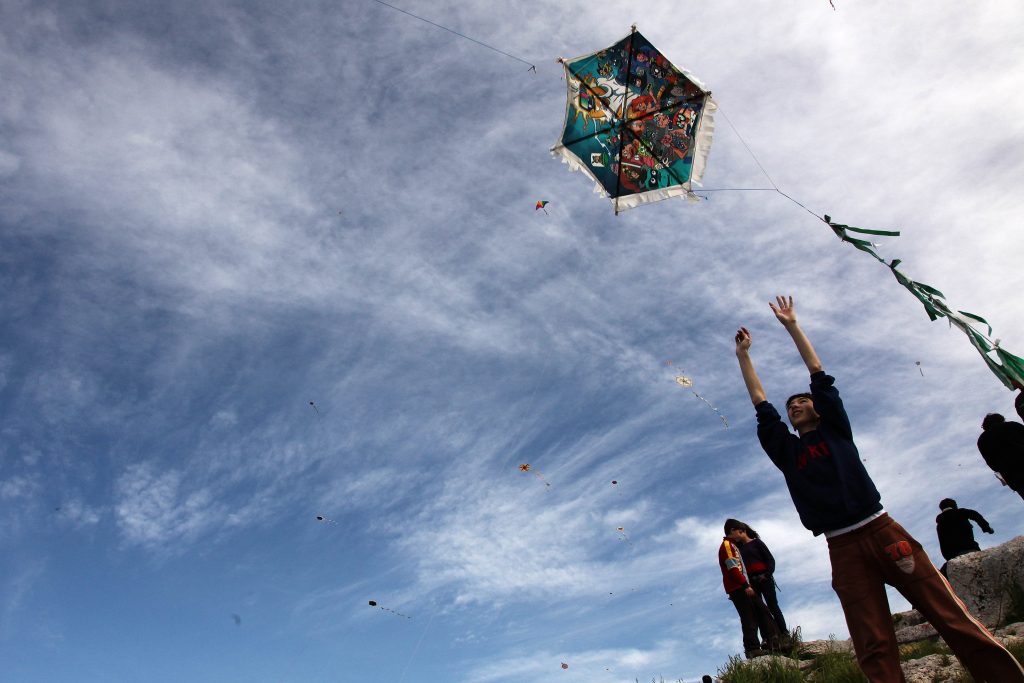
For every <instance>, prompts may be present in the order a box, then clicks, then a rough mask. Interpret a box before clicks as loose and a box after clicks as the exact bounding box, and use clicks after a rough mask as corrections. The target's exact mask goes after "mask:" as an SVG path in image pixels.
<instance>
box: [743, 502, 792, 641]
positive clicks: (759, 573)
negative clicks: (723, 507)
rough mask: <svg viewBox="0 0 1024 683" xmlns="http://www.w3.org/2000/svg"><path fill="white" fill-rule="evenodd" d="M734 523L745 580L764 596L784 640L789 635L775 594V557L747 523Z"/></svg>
mask: <svg viewBox="0 0 1024 683" xmlns="http://www.w3.org/2000/svg"><path fill="white" fill-rule="evenodd" d="M736 524H737V527H736V536H737V542H738V543H739V546H740V555H742V556H743V564H745V565H746V566H747V580H748V581H750V585H751V586H752V587H753V589H754V590H755V591H757V594H758V595H760V596H761V597H762V598H764V603H765V604H766V605H767V606H768V611H769V612H770V613H771V615H772V619H774V620H775V625H776V626H777V627H778V628H779V635H780V637H781V638H782V639H783V640H786V639H787V637H788V636H789V628H787V627H786V618H785V617H784V616H782V610H781V609H780V608H779V598H778V596H777V595H776V594H775V588H776V584H775V558H774V557H773V556H772V552H771V551H770V550H768V546H766V545H765V544H764V541H762V540H761V537H760V536H759V535H758V534H757V532H756V531H754V530H753V529H752V528H750V525H749V524H745V523H744V522H740V521H737V522H736Z"/></svg>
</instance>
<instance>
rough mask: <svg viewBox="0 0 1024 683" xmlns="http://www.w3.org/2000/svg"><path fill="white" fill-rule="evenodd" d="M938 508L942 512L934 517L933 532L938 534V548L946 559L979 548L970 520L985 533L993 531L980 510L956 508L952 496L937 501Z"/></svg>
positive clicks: (975, 550)
mask: <svg viewBox="0 0 1024 683" xmlns="http://www.w3.org/2000/svg"><path fill="white" fill-rule="evenodd" d="M939 509H940V510H942V512H940V513H939V516H938V517H936V518H935V532H936V533H937V534H938V535H939V550H941V551H942V557H943V559H945V560H947V561H949V560H952V559H953V558H954V557H960V556H961V555H966V554H967V553H973V552H977V551H979V550H981V548H979V547H978V542H977V541H975V540H974V529H973V528H972V527H971V521H974V522H976V523H977V525H978V526H979V527H981V530H982V531H984V532H985V533H986V534H992V533H995V532H994V531H993V530H992V527H991V526H989V524H988V522H987V521H985V518H984V517H982V516H981V513H980V512H978V511H976V510H970V509H968V508H958V507H957V505H956V501H955V500H953V499H952V498H944V499H943V500H942V502H941V503H939ZM943 566H945V565H943Z"/></svg>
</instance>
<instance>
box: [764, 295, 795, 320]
mask: <svg viewBox="0 0 1024 683" xmlns="http://www.w3.org/2000/svg"><path fill="white" fill-rule="evenodd" d="M775 301H777V302H778V304H779V305H778V306H776V305H775V304H773V303H772V302H771V301H769V302H768V305H769V306H770V307H771V309H772V313H774V314H775V317H776V318H778V319H779V322H780V323H782V324H783V325H792V324H793V323H795V322H796V307H795V306H793V297H789V298H788V299H787V297H784V296H777V297H775Z"/></svg>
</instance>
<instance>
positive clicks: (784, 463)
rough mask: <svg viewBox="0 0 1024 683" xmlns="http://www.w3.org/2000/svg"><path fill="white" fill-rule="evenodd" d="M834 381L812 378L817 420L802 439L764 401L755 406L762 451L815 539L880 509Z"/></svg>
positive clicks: (818, 376) (820, 375) (817, 374)
mask: <svg viewBox="0 0 1024 683" xmlns="http://www.w3.org/2000/svg"><path fill="white" fill-rule="evenodd" d="M834 383H835V378H833V377H831V376H829V375H826V374H825V371H824V370H821V371H819V372H815V373H814V374H812V375H811V396H812V399H813V401H814V410H815V412H817V413H818V415H820V416H821V422H820V423H819V424H818V428H817V429H815V430H813V431H810V432H807V433H806V434H804V435H803V436H797V435H795V434H793V433H792V432H790V431H789V427H787V426H786V424H785V423H783V421H782V418H781V417H780V416H779V412H778V411H777V410H776V409H775V407H774V406H773V405H772V404H771V403H769V402H768V401H762V402H761V403H759V404H758V405H757V406H756V408H755V410H756V411H757V438H758V439H759V440H760V441H761V447H762V448H764V451H765V453H767V454H768V457H769V458H771V459H772V462H773V463H775V466H776V467H778V468H779V469H780V470H781V471H782V474H783V475H785V477H786V486H788V487H789V495H790V496H792V498H793V504H794V505H796V511H797V512H798V513H799V514H800V521H801V522H802V523H803V525H804V526H805V527H807V528H808V529H810V530H811V531H813V532H814V535H815V536H817V535H818V534H822V533H824V532H826V531H834V530H836V529H842V528H843V527H847V526H850V525H851V524H856V523H857V522H859V521H861V520H863V519H864V518H866V517H868V516H870V515H873V514H875V513H876V512H879V511H880V510H881V509H882V502H881V501H882V497H881V496H880V495H879V494H878V489H876V488H875V484H874V482H872V481H871V477H870V476H868V472H867V470H866V469H864V463H862V462H861V460H860V453H858V452H857V446H856V445H855V444H854V443H853V432H852V431H851V429H850V419H849V418H848V417H847V416H846V410H844V409H843V402H842V400H841V399H840V398H839V392H838V391H837V390H836V388H835V387H834V386H833V384H834Z"/></svg>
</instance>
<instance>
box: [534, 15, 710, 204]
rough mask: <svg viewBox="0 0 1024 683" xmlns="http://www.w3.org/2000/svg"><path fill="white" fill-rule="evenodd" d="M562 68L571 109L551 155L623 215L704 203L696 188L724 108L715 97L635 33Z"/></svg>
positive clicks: (567, 63) (566, 111)
mask: <svg viewBox="0 0 1024 683" xmlns="http://www.w3.org/2000/svg"><path fill="white" fill-rule="evenodd" d="M559 62H561V63H562V66H563V67H564V68H565V80H566V83H567V84H568V101H567V102H566V107H565V126H564V129H563V130H562V138H561V140H559V142H558V144H556V145H555V146H554V147H552V148H551V153H552V154H553V155H554V156H557V157H561V159H562V161H564V162H565V163H567V164H568V165H569V167H570V168H571V169H572V170H574V171H580V170H581V171H584V172H585V173H586V174H587V175H589V176H590V177H591V178H592V179H593V180H594V182H596V183H597V186H596V188H595V192H597V193H599V194H602V195H604V196H607V197H610V198H611V200H612V203H613V204H614V206H615V213H616V214H618V213H619V211H621V210H624V209H630V208H632V207H634V206H639V205H640V204H644V203H647V202H653V201H658V200H660V199H668V198H669V197H678V196H686V197H687V198H688V199H690V200H692V201H697V196H696V195H695V194H694V193H693V191H692V186H693V184H694V183H697V184H699V183H700V179H701V176H702V175H703V173H704V165H705V163H706V162H707V157H708V152H709V151H710V149H711V137H712V132H713V131H714V121H713V115H714V112H715V110H716V109H717V108H718V107H717V105H716V104H715V101H714V100H713V99H711V93H710V92H709V91H707V90H706V89H705V88H704V86H703V85H701V83H700V82H699V81H698V80H697V79H696V78H695V77H694V76H693V75H692V74H689V73H687V72H686V71H683V70H682V69H679V68H677V67H675V66H673V65H672V63H671V62H669V61H668V59H666V58H665V56H664V55H663V54H661V52H659V51H658V50H657V49H656V48H655V47H654V46H653V45H651V43H650V42H649V41H648V40H647V39H646V38H644V37H643V36H642V35H641V34H640V33H639V32H638V31H637V30H636V26H633V29H632V31H631V32H630V34H629V35H628V36H626V37H625V38H623V39H622V40H620V41H619V42H617V43H615V44H614V45H612V46H611V47H609V48H606V49H604V50H601V51H600V52H595V53H593V54H588V55H583V56H582V57H576V58H575V59H560V60H559Z"/></svg>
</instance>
